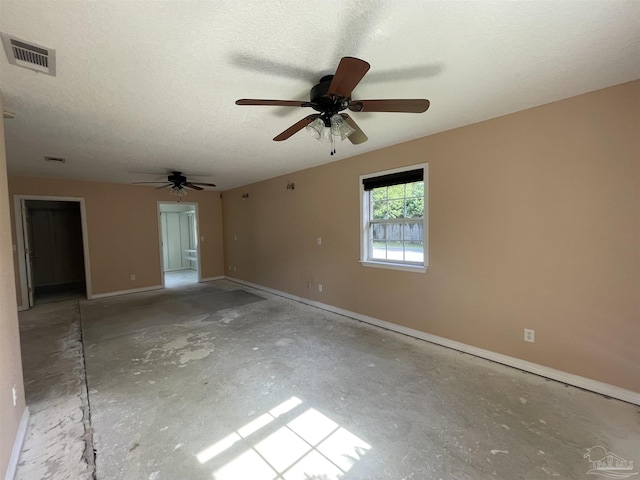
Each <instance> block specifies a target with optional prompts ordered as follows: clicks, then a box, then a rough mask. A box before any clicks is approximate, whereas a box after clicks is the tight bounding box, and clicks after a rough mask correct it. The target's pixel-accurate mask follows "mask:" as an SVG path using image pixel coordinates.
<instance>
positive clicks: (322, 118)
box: [236, 57, 429, 155]
mask: <svg viewBox="0 0 640 480" xmlns="http://www.w3.org/2000/svg"><path fill="white" fill-rule="evenodd" d="M369 67H370V65H369V64H368V63H367V62H365V61H364V60H360V59H359V58H354V57H343V58H342V59H341V60H340V63H339V65H338V69H337V70H336V73H335V74H334V75H325V76H324V77H322V78H321V79H320V82H319V83H318V84H317V85H315V86H314V87H313V88H312V89H311V92H310V95H309V96H310V99H309V101H308V102H304V101H296V100H258V99H246V98H244V99H241V100H236V105H269V106H283V107H311V108H313V109H314V110H315V111H316V112H318V113H314V114H312V115H308V116H306V117H304V118H303V119H302V120H300V121H299V122H297V123H294V124H293V125H292V126H290V127H289V128H287V129H286V130H285V131H284V132H282V133H280V134H279V135H277V136H276V137H275V138H274V139H273V140H275V141H276V142H279V141H282V140H286V139H287V138H289V137H291V136H292V135H293V134H294V133H297V132H298V131H300V130H302V129H303V128H305V127H306V130H307V131H308V132H309V133H310V134H311V135H312V136H313V137H314V138H316V139H318V140H320V141H324V142H327V143H332V145H333V142H334V137H336V136H337V137H340V138H341V140H344V139H345V138H348V139H349V141H351V143H353V144H354V145H357V144H360V143H363V142H366V141H367V136H366V135H365V134H364V132H363V131H362V130H361V129H360V127H358V125H357V124H356V122H355V121H354V120H353V118H351V117H350V116H349V115H348V114H347V113H343V112H344V110H350V111H352V112H404V113H422V112H426V111H427V109H428V108H429V100H426V99H403V100H353V99H352V98H351V92H352V91H353V89H354V88H355V87H356V86H357V85H358V83H360V80H362V78H363V77H364V75H365V74H366V73H367V71H368V70H369ZM334 153H335V148H333V147H332V150H331V155H333V154H334Z"/></svg>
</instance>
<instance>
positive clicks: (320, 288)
mask: <svg viewBox="0 0 640 480" xmlns="http://www.w3.org/2000/svg"><path fill="white" fill-rule="evenodd" d="M318 291H319V292H321V291H322V284H321V283H319V284H318Z"/></svg>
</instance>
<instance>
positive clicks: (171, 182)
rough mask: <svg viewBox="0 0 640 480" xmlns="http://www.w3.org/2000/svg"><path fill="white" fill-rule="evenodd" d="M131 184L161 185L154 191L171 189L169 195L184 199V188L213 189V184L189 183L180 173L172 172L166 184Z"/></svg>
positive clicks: (136, 183) (185, 192)
mask: <svg viewBox="0 0 640 480" xmlns="http://www.w3.org/2000/svg"><path fill="white" fill-rule="evenodd" d="M133 183H134V185H141V184H145V183H146V184H149V183H162V184H163V185H160V186H159V187H156V189H162V188H167V187H171V190H170V193H171V195H176V196H178V197H184V196H185V195H186V194H187V191H186V190H185V187H187V188H191V189H193V190H204V187H215V184H213V183H204V182H189V181H188V180H187V177H186V175H183V174H182V172H178V171H172V172H171V173H170V174H169V175H168V176H167V181H166V182H133Z"/></svg>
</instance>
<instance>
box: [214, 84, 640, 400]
mask: <svg viewBox="0 0 640 480" xmlns="http://www.w3.org/2000/svg"><path fill="white" fill-rule="evenodd" d="M639 107H640V82H639V81H636V82H633V83H628V84H624V85H620V86H616V87H612V88H608V89H605V90H601V91H597V92H593V93H589V94H586V95H581V96H578V97H574V98H570V99H567V100H564V101H560V102H556V103H552V104H549V105H545V106H541V107H538V108H534V109H530V110H527V111H524V112H519V113H516V114H512V115H508V116H505V117H501V118H497V119H494V120H490V121H486V122H482V123H479V124H475V125H470V126H467V127H463V128H459V129H456V130H451V131H448V132H444V133H441V134H438V135H433V136H430V137H425V138H422V139H419V140H415V141H412V142H408V143H404V144H400V145H396V146H393V147H390V148H386V149H383V150H378V151H375V152H371V153H367V154H364V155H360V156H357V157H352V158H349V159H346V160H343V161H338V162H335V163H331V164H329V165H325V166H321V167H317V168H312V169H308V170H303V171H300V172H297V173H294V174H291V175H287V176H284V177H280V178H275V179H272V180H269V181H265V182H261V183H257V184H252V185H248V186H246V187H243V188H239V189H235V190H231V191H228V192H225V193H224V196H223V212H224V235H225V238H224V240H225V241H224V245H225V268H226V269H227V270H226V272H227V274H228V275H230V276H233V277H237V278H239V279H243V280H246V281H250V282H254V283H257V284H260V285H264V286H267V287H271V288H274V289H278V290H281V291H285V292H288V293H290V294H293V295H298V296H302V297H306V298H309V299H313V300H317V301H320V302H323V303H326V304H330V305H333V306H337V307H340V308H344V309H347V310H351V311H354V312H358V313H361V314H365V315H369V316H372V317H375V318H378V319H382V320H386V321H389V322H393V323H396V324H399V325H403V326H406V327H410V328H414V329H417V330H420V331H424V332H427V333H431V334H435V335H439V336H442V337H446V338H449V339H453V340H457V341H459V342H463V343H466V344H469V345H474V346H477V347H480V348H484V349H488V350H491V351H494V352H498V353H502V354H506V355H510V356H513V357H517V358H520V359H524V360H528V361H531V362H535V363H537V364H541V365H546V366H549V367H552V368H556V369H559V370H563V371H566V372H570V373H573V374H577V375H581V376H584V377H587V378H591V379H595V380H599V381H602V382H606V383H610V384H613V385H617V386H619V387H622V388H626V389H630V390H634V391H636V392H640V367H639V366H640V140H639V132H640V108H639ZM442 108H446V106H443V107H442ZM380 115H384V114H380ZM425 115H428V113H426V114H425ZM391 117H392V115H391V114H389V119H390V121H392V120H393V119H392V118H391ZM309 142H310V143H309V148H320V146H319V145H317V144H315V143H313V140H311V139H309ZM420 162H429V189H430V191H429V204H430V207H429V232H430V238H429V243H430V245H429V255H430V266H429V268H428V270H427V272H426V273H413V272H402V271H394V270H384V269H377V268H370V267H363V266H361V265H360V264H359V263H358V259H359V242H360V239H359V189H358V177H359V176H360V175H362V174H366V173H371V172H376V171H381V170H385V169H390V168H394V167H398V166H403V165H412V164H416V163H420ZM300 165H304V158H301V159H300ZM288 181H293V182H295V184H296V188H295V190H293V191H292V190H287V189H286V188H285V187H286V184H287V182H288ZM245 192H246V193H249V194H250V196H249V199H247V200H244V201H243V200H242V199H241V194H242V193H245ZM319 236H320V237H322V246H318V245H316V237H319ZM236 237H237V239H236ZM229 265H230V266H231V267H232V268H231V271H229V270H228V267H229ZM234 267H235V270H234ZM308 281H310V282H311V284H312V287H311V288H310V289H307V282H308ZM318 283H322V284H323V290H324V291H323V292H322V293H320V292H318V291H317V288H316V286H317V284H318ZM525 327H527V328H533V329H535V332H536V343H535V344H529V343H525V342H524V341H523V329H524V328H525Z"/></svg>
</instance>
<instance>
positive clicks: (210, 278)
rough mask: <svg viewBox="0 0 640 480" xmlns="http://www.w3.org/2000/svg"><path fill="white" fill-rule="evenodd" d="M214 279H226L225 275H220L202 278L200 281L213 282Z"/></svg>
mask: <svg viewBox="0 0 640 480" xmlns="http://www.w3.org/2000/svg"><path fill="white" fill-rule="evenodd" d="M214 280H224V275H218V276H217V277H207V278H202V279H200V283H202V282H212V281H214Z"/></svg>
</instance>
